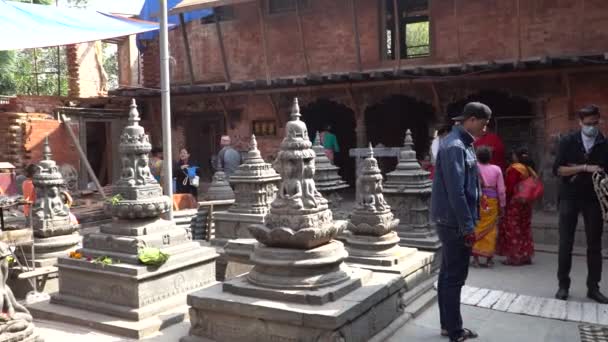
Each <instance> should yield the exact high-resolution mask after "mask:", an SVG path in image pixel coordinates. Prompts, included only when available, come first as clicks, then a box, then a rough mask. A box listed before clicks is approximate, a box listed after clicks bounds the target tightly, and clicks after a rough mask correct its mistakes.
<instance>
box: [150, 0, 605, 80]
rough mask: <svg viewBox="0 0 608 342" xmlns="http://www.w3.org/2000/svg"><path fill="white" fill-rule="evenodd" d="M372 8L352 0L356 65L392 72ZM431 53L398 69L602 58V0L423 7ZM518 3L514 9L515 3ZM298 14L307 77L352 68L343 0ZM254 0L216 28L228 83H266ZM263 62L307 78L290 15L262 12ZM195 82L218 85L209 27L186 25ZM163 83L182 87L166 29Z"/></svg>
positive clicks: (182, 62)
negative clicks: (167, 70)
mask: <svg viewBox="0 0 608 342" xmlns="http://www.w3.org/2000/svg"><path fill="white" fill-rule="evenodd" d="M379 3H380V1H369V0H356V4H357V13H358V17H357V18H358V24H359V31H360V41H361V55H362V62H363V67H364V68H367V69H371V68H380V67H392V66H394V65H395V62H394V61H383V60H381V56H380V41H379V39H380V33H379V32H380V30H379V8H378V4H379ZM430 3H431V8H430V17H431V18H432V19H431V36H432V38H431V39H432V46H433V52H432V55H431V56H430V57H427V58H417V59H409V60H403V61H402V65H403V66H407V65H418V64H445V63H464V62H477V61H487V60H500V59H516V58H517V57H518V56H519V55H521V57H522V58H527V57H538V56H544V55H551V56H554V55H567V54H584V53H603V52H604V51H608V39H607V38H608V2H606V1H577V0H530V1H524V0H519V1H514V0H495V1H487V0H468V1H456V0H442V1H431V2H430ZM518 3H519V9H518V6H517V4H518ZM311 4H312V6H311V8H310V9H307V10H303V11H302V26H303V29H304V40H305V45H306V51H307V54H308V58H309V64H310V72H311V73H322V72H344V71H351V70H354V69H356V55H355V43H354V34H353V25H352V19H351V18H352V17H351V13H352V12H351V8H350V0H336V1H324V0H311ZM256 6H257V5H256V3H255V2H250V3H244V4H239V5H235V14H236V20H232V21H225V22H222V23H221V25H222V34H223V38H224V44H225V46H226V55H227V63H228V66H229V69H230V74H231V76H232V79H233V80H244V79H265V68H264V58H263V47H262V39H261V37H262V36H261V33H260V25H259V17H258V11H257V8H256ZM264 22H265V27H266V31H267V44H268V56H269V65H270V69H271V74H272V75H271V76H272V77H273V78H276V77H281V76H292V75H301V74H304V73H305V72H306V67H305V63H304V58H303V54H302V51H301V43H300V35H299V33H298V25H297V20H296V16H295V13H285V14H281V15H270V16H269V15H266V16H265V19H264ZM186 30H187V32H188V36H189V39H190V46H191V54H192V60H193V62H194V74H195V79H196V81H197V82H207V83H213V82H221V81H223V80H224V76H223V67H222V60H221V55H220V49H219V44H218V38H217V34H216V30H215V26H214V25H213V24H205V25H203V24H201V23H200V22H198V21H194V22H190V23H188V24H187V27H186ZM169 42H170V53H171V57H172V58H173V60H172V70H171V71H172V81H173V82H174V83H180V82H182V83H183V82H188V81H189V80H190V79H189V74H188V64H187V60H186V54H185V48H184V45H183V41H182V36H181V28H180V29H175V30H172V31H170V32H169ZM158 63H159V58H158V45H157V43H156V42H152V43H150V46H149V47H148V49H147V50H146V52H145V53H144V60H143V64H144V81H145V84H146V86H158V83H159V75H158V72H159V71H158Z"/></svg>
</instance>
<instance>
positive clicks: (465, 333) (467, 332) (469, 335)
mask: <svg viewBox="0 0 608 342" xmlns="http://www.w3.org/2000/svg"><path fill="white" fill-rule="evenodd" d="M477 337H479V335H477V333H475V332H474V331H473V330H471V329H467V328H462V335H460V336H459V337H457V338H455V339H453V338H452V339H450V342H463V341H466V340H469V339H473V338H477Z"/></svg>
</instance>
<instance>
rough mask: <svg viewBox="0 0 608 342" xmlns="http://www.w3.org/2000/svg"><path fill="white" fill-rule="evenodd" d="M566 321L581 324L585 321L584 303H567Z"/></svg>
mask: <svg viewBox="0 0 608 342" xmlns="http://www.w3.org/2000/svg"><path fill="white" fill-rule="evenodd" d="M567 303H568V304H567V310H568V311H567V314H566V320H568V321H574V322H581V321H582V320H583V303H580V302H567Z"/></svg>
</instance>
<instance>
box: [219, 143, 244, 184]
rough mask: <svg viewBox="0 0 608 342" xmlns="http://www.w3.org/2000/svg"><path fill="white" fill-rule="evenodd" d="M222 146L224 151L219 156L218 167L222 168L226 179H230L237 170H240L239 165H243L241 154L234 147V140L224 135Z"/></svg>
mask: <svg viewBox="0 0 608 342" xmlns="http://www.w3.org/2000/svg"><path fill="white" fill-rule="evenodd" d="M220 145H221V146H222V149H221V150H220V152H219V153H218V154H217V163H218V167H221V168H222V169H223V170H224V173H225V174H226V177H228V179H230V177H231V176H232V175H233V174H234V172H235V171H236V169H238V168H239V165H241V154H240V153H239V152H238V151H237V150H235V149H234V148H233V147H232V140H231V139H230V136H228V135H222V137H221V139H220Z"/></svg>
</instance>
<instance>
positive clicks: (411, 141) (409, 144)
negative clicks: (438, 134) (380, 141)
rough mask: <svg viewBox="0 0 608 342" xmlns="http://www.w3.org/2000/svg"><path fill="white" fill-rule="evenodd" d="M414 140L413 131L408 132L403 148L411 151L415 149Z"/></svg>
mask: <svg viewBox="0 0 608 342" xmlns="http://www.w3.org/2000/svg"><path fill="white" fill-rule="evenodd" d="M413 146H414V139H412V131H411V130H409V129H408V130H407V131H406V132H405V139H403V147H404V148H405V149H406V150H408V151H411V150H413V149H414V147H413Z"/></svg>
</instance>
